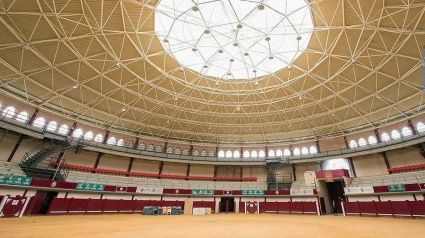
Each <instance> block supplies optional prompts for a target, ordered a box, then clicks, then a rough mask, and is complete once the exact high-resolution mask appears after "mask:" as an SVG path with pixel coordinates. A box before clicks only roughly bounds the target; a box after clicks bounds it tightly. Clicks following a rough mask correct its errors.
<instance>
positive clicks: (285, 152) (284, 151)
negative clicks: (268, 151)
mask: <svg viewBox="0 0 425 238" xmlns="http://www.w3.org/2000/svg"><path fill="white" fill-rule="evenodd" d="M283 155H284V156H290V155H291V151H290V150H289V149H285V150H283Z"/></svg>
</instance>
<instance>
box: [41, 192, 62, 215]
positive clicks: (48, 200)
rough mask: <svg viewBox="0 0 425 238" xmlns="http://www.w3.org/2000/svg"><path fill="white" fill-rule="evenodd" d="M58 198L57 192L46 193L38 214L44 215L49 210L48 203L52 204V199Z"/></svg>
mask: <svg viewBox="0 0 425 238" xmlns="http://www.w3.org/2000/svg"><path fill="white" fill-rule="evenodd" d="M56 196H58V192H47V194H46V198H45V199H44V202H43V205H41V208H40V211H39V212H38V214H40V215H46V214H47V211H48V210H49V207H50V203H51V202H52V199H53V197H56Z"/></svg>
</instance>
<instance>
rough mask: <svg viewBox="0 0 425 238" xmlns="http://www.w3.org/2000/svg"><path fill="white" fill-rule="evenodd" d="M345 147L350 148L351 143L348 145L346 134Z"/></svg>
mask: <svg viewBox="0 0 425 238" xmlns="http://www.w3.org/2000/svg"><path fill="white" fill-rule="evenodd" d="M344 142H345V148H347V149H350V145H348V140H347V137H345V136H344Z"/></svg>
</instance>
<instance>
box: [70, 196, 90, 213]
mask: <svg viewBox="0 0 425 238" xmlns="http://www.w3.org/2000/svg"><path fill="white" fill-rule="evenodd" d="M88 202H89V200H88V199H82V198H71V202H70V203H69V206H68V212H70V213H84V212H86V208H87V204H88Z"/></svg>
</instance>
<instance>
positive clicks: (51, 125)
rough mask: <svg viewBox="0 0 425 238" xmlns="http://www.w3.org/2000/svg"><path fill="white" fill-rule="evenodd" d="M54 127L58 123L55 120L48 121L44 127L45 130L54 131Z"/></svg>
mask: <svg viewBox="0 0 425 238" xmlns="http://www.w3.org/2000/svg"><path fill="white" fill-rule="evenodd" d="M56 128H58V123H57V122H55V121H51V122H49V124H47V127H46V129H47V131H56Z"/></svg>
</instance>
